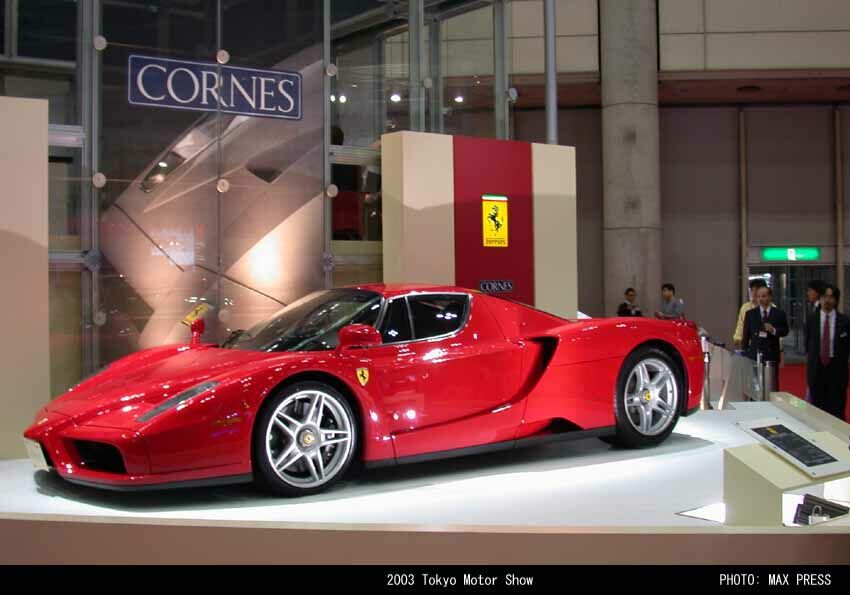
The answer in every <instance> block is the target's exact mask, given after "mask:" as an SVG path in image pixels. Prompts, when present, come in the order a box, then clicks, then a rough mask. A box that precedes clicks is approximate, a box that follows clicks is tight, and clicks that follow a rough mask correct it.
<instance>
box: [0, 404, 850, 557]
mask: <svg viewBox="0 0 850 595" xmlns="http://www.w3.org/2000/svg"><path fill="white" fill-rule="evenodd" d="M765 417H778V418H779V419H784V420H787V421H788V422H789V423H792V422H794V419H793V418H792V417H791V416H790V415H789V414H788V413H787V412H786V411H785V410H783V409H782V408H780V407H778V406H777V405H775V404H773V403H767V402H762V403H736V404H735V409H734V410H728V411H705V412H699V413H697V414H695V415H693V416H691V417H688V418H684V419H682V420H680V422H679V425H678V426H677V428H676V432H675V433H674V434H673V435H672V436H671V437H670V439H669V440H668V441H667V442H665V443H664V444H663V445H661V446H660V447H657V448H653V449H647V450H621V449H616V448H613V447H611V446H609V445H608V444H606V443H604V442H602V441H599V440H596V439H588V440H582V441H576V442H562V443H554V444H548V445H543V446H538V447H531V448H527V449H522V450H516V451H511V452H507V453H505V452H502V453H494V454H487V455H478V456H470V457H466V458H462V459H454V460H448V461H440V462H432V463H420V464H414V465H406V466H400V467H396V468H389V469H376V470H370V471H363V472H361V473H360V474H359V475H358V476H357V477H354V478H351V479H347V480H345V481H343V482H341V483H339V484H338V485H337V486H335V487H334V488H333V489H331V490H330V491H328V492H326V493H324V494H321V495H317V496H314V497H306V498H300V499H297V500H286V499H279V498H273V497H268V496H265V495H264V494H262V493H261V492H258V491H257V490H255V489H254V488H253V487H251V486H231V487H218V488H204V489H200V488H199V489H192V490H176V491H165V492H147V493H136V494H121V493H113V492H103V491H99V490H96V489H91V488H86V487H82V486H76V485H72V484H69V483H67V482H64V481H62V480H60V479H59V478H58V477H56V476H55V475H53V474H48V473H46V472H38V473H34V472H33V469H32V466H31V464H30V463H29V461H26V460H14V461H5V462H0V535H2V536H3V537H2V538H0V540H2V543H0V557H2V559H3V560H6V561H16V562H26V561H39V562H61V561H68V558H69V557H70V558H71V559H73V561H92V562H96V561H109V562H130V561H141V562H145V561H149V562H157V561H172V562H176V561H179V562H214V563H221V562H228V561H232V562H237V561H240V562H251V561H256V562H299V563H301V562H309V561H310V560H314V561H316V562H323V563H333V562H390V563H391V562H398V563H404V562H407V563H415V562H421V563H446V562H461V561H463V562H476V561H479V562H494V561H501V562H502V563H534V562H560V563H563V562H571V561H573V562H585V563H587V562H591V563H592V562H601V561H605V560H610V559H611V557H612V551H613V550H612V549H611V548H612V547H613V548H617V550H616V551H617V552H618V553H617V558H618V560H621V561H622V562H623V563H638V562H649V561H655V562H670V563H672V562H690V563H700V562H718V563H732V562H736V561H737V562H741V563H744V562H746V563H772V564H776V563H792V562H820V563H824V562H830V563H848V562H850V527H848V526H847V525H846V524H842V525H835V526H813V527H805V528H791V527H784V528H759V529H755V528H750V529H748V528H746V527H734V528H732V527H727V526H724V525H722V524H718V523H715V522H711V521H707V520H703V519H699V518H695V517H693V516H686V515H683V514H680V513H682V512H684V511H689V510H693V509H698V508H700V507H705V506H709V505H712V504H713V503H716V502H719V501H721V500H722V461H723V449H724V448H727V447H732V446H739V445H745V444H749V443H753V442H754V441H755V440H754V438H752V437H751V436H749V435H748V434H746V433H745V432H743V431H741V430H740V429H739V428H738V427H736V425H735V423H736V422H739V421H742V420H747V419H758V418H765ZM732 534H735V535H737V536H738V538H736V539H730V535H732ZM68 540H72V541H68ZM273 542H274V543H278V544H279V547H278V548H276V549H275V548H272V550H273V551H270V549H269V547H268V546H269V543H273ZM69 543H74V544H79V547H78V545H74V546H73V547H69V546H68V545H67V544H69ZM61 544H66V545H61ZM83 544H85V546H84V547H82V545H83ZM308 545H309V547H308ZM311 547H321V548H322V550H321V551H322V552H323V553H322V554H321V556H320V557H317V556H319V555H318V554H315V555H314V554H311V553H310V552H311V549H310V548H311ZM647 548H649V549H647ZM312 551H315V550H312ZM172 556H176V559H175V558H173V557H172ZM742 556H743V557H742Z"/></svg>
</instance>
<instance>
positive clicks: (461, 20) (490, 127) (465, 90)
mask: <svg viewBox="0 0 850 595" xmlns="http://www.w3.org/2000/svg"><path fill="white" fill-rule="evenodd" d="M442 38H443V46H444V47H445V51H444V52H442V65H441V66H442V68H441V71H442V74H443V97H444V99H443V130H444V131H445V133H446V134H462V135H466V136H495V134H496V130H495V124H494V120H493V118H494V113H493V76H494V72H495V68H494V64H495V50H494V45H493V7H492V6H486V7H484V8H480V9H478V10H473V11H471V12H466V13H463V14H460V15H458V16H455V17H452V18H450V19H446V20H445V21H443V28H442Z"/></svg>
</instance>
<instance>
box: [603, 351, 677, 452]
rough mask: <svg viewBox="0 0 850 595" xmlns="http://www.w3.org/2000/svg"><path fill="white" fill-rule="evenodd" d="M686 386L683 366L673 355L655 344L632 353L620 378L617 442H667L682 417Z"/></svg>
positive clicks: (641, 444)
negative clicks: (682, 402) (677, 362)
mask: <svg viewBox="0 0 850 595" xmlns="http://www.w3.org/2000/svg"><path fill="white" fill-rule="evenodd" d="M684 388H685V387H684V382H683V379H682V374H681V372H680V371H679V367H678V366H677V365H676V364H675V362H674V361H673V360H672V358H671V357H670V356H669V355H667V354H666V353H664V352H663V351H661V350H659V349H655V348H652V347H641V348H639V349H637V350H635V351H634V352H632V353H631V354H630V355H629V356H628V357H627V358H626V360H625V361H624V362H623V367H622V368H621V369H620V374H619V376H618V378H617V393H616V407H615V409H616V418H617V434H616V436H615V437H614V440H613V442H615V443H616V444H618V445H620V446H625V447H628V448H641V447H645V446H654V445H656V444H660V443H661V442H663V441H664V440H665V439H666V438H667V436H669V435H670V434H671V433H672V432H673V428H675V427H676V422H677V421H678V420H679V411H680V407H681V399H683V398H685V395H684Z"/></svg>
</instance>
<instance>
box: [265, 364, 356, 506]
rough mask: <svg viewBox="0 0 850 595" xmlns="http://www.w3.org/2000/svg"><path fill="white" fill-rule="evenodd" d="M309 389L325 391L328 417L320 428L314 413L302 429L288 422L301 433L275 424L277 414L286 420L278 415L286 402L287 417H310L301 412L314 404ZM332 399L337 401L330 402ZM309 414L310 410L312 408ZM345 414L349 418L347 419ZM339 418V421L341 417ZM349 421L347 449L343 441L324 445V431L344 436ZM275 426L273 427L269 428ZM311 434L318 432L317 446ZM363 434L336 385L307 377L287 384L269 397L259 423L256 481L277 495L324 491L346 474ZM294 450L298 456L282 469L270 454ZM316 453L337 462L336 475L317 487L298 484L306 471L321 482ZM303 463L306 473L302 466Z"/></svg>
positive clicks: (325, 411)
mask: <svg viewBox="0 0 850 595" xmlns="http://www.w3.org/2000/svg"><path fill="white" fill-rule="evenodd" d="M310 393H321V394H322V395H324V397H323V400H322V401H321V403H322V407H321V409H323V411H324V413H325V419H323V421H322V422H321V423H322V425H321V426H316V425H315V423H313V421H312V420H313V419H314V418H315V416H311V419H310V420H309V421H307V423H305V424H304V425H302V426H300V428H301V429H300V430H297V428H298V427H299V426H296V425H295V424H290V423H289V422H287V424H286V425H287V426H289V427H291V428H296V431H295V432H294V434H292V433H287V432H284V430H282V429H281V427H282V425H281V423H276V422H273V416H275V417H277V420H278V422H281V420H282V419H284V418H281V417H279V416H277V413H278V412H279V409H280V408H281V406H284V407H285V409H283V411H282V413H284V414H286V415H288V417H289V418H291V419H292V420H293V421H298V422H302V421H305V419H301V417H303V416H299V415H298V412H299V411H304V410H305V408H307V407H310V405H309V397H301V396H300V395H308V394H310ZM328 399H329V400H328ZM331 402H332V403H333V405H330V404H329V403H331ZM307 413H309V410H308V411H307ZM342 416H345V421H344V422H343V420H342ZM337 417H339V418H340V419H339V420H337V419H336V418H337ZM345 423H347V428H349V430H350V432H349V435H350V443H349V444H347V446H346V447H345V448H346V450H344V451H343V450H342V449H340V450H339V453H338V452H337V449H338V448H339V446H338V444H331V445H327V446H324V445H322V444H320V443H321V441H322V440H323V438H322V437H323V436H325V435H328V434H330V435H331V436H332V437H339V436H341V435H342V434H344V433H345V432H343V431H342V430H343V428H344V427H345V426H344V424H345ZM272 424H274V425H272ZM270 426H272V427H271V428H270ZM307 434H311V435H312V436H313V438H312V441H316V440H318V442H314V443H313V444H314V445H313V446H305V442H308V441H307V439H308V438H310V437H309V436H307ZM359 434H360V431H359V427H358V423H357V416H356V415H355V414H354V411H353V410H352V408H351V405H349V403H348V400H347V399H346V398H345V397H344V396H343V395H342V394H340V392H339V391H338V390H336V389H335V388H334V387H332V386H331V385H329V384H325V383H323V382H314V381H308V382H296V383H294V384H290V385H287V386H284V387H282V388H281V389H279V390H278V391H277V392H275V393H274V394H273V395H271V396H270V397H269V398H268V399H266V402H265V403H264V404H263V406H262V408H261V410H260V413H259V415H258V417H257V422H256V424H255V426H254V435H253V438H252V449H251V453H252V463H253V469H254V479H255V481H256V483H257V484H258V485H259V486H260V487H262V488H263V489H265V490H267V491H270V492H272V493H273V494H275V495H278V496H285V497H293V496H308V495H310V494H317V493H319V492H323V491H325V490H327V489H328V488H329V487H330V486H332V485H333V484H335V483H336V482H337V481H339V480H340V478H342V477H343V476H344V475H345V473H346V471H348V469H349V467H350V466H351V463H352V460H353V459H354V458H355V456H356V453H357V451H358V448H357V447H358V443H359ZM317 436H318V438H317ZM308 443H309V442H308ZM289 450H292V455H291V456H292V457H293V458H294V461H293V463H292V464H291V465H287V466H286V468H285V469H283V470H282V471H281V472H280V473H279V472H278V471H277V470H276V469H275V466H274V462H273V461H272V460H271V459H270V457H275V456H280V455H282V454H284V453H285V452H289ZM317 452H318V454H317ZM299 453H301V458H300V459H299V458H297V455H298V454H299ZM317 456H321V457H322V461H325V460H327V461H328V464H329V463H332V467H333V475H332V476H330V477H327V478H325V479H324V480H321V482H320V483H318V484H317V485H309V484H307V483H305V485H299V484H298V482H296V481H294V480H295V479H298V478H297V477H296V476H298V475H300V474H303V476H304V481H305V482H309V481H311V480H312V481H314V482H317V481H320V480H318V479H317V478H318V475H317V471H318V469H319V464H318V460H317V458H316V457H317ZM308 459H309V461H308ZM284 460H289V459H284ZM324 464H326V463H323V465H324ZM302 467H303V471H301V470H300V469H301V468H302ZM325 469H326V468H323V469H322V470H323V471H324V470H325Z"/></svg>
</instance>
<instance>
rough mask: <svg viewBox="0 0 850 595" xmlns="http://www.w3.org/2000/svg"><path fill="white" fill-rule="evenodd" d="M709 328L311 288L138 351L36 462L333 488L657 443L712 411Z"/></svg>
mask: <svg viewBox="0 0 850 595" xmlns="http://www.w3.org/2000/svg"><path fill="white" fill-rule="evenodd" d="M702 366H703V363H702V351H701V346H700V341H699V338H698V335H697V331H696V327H695V325H693V323H689V322H678V321H660V320H651V319H642V318H604V319H587V320H564V319H562V318H558V317H556V316H552V315H550V314H546V313H544V312H541V311H538V310H535V309H533V308H530V307H528V306H524V305H521V304H517V303H514V302H511V301H508V300H504V299H501V298H498V297H495V296H493V295H488V294H483V293H478V292H475V291H469V290H466V289H460V288H457V287H434V286H424V285H403V286H390V285H364V286H360V287H356V288H343V289H330V290H325V291H319V292H317V293H314V294H311V295H309V296H307V297H305V298H303V299H301V300H299V301H298V302H295V303H293V304H291V305H289V306H287V307H286V308H284V309H282V310H281V311H279V312H278V313H276V314H275V315H274V316H272V317H271V318H269V319H268V320H265V321H263V322H261V323H259V324H257V325H256V326H254V327H252V328H250V329H247V330H244V331H236V332H234V333H232V334H231V336H230V337H229V338H228V339H227V340H226V341H225V342H224V343H223V344H221V345H215V344H201V343H200V342H198V341H193V342H192V343H191V344H188V345H185V344H184V345H170V346H165V347H157V348H153V349H148V350H145V351H141V352H139V353H135V354H132V355H130V356H127V357H125V358H123V359H121V360H119V361H117V362H115V363H113V364H112V365H110V366H108V367H107V368H106V369H104V370H103V371H101V372H100V373H99V374H97V375H95V376H93V377H91V378H89V379H87V380H85V381H83V382H82V383H81V384H79V385H78V386H76V387H74V388H73V389H71V390H70V391H68V393H66V394H65V395H63V396H61V397H59V398H57V399H55V400H54V401H52V402H51V403H50V404H48V405H47V406H46V407H44V408H43V409H42V410H41V411H40V412H39V413H38V416H37V418H36V421H35V423H34V424H33V425H32V427H30V428H29V429H28V430H27V431H26V433H25V437H26V441H27V446H28V450H29V452H30V456H31V457H32V458H33V460H34V462H35V463H36V465H37V466H40V467H44V468H52V469H55V470H56V472H58V473H59V474H60V475H61V476H62V477H64V478H65V479H67V480H68V481H72V482H77V483H81V484H86V485H92V486H98V487H103V488H112V489H122V490H123V489H138V488H161V487H167V486H168V487H170V486H177V485H198V484H201V485H204V484H221V483H236V482H243V481H251V480H256V481H258V482H260V483H261V484H263V485H264V486H265V487H267V488H268V489H270V490H271V491H273V492H275V493H277V494H282V495H287V496H291V495H301V494H311V493H315V492H318V491H320V490H324V489H326V488H327V487H328V486H330V485H331V484H332V483H334V482H335V481H336V480H338V479H339V478H340V477H342V476H343V474H344V473H345V472H346V471H347V470H348V469H349V467H350V466H351V465H352V463H354V462H360V463H364V464H365V465H366V466H375V465H387V464H389V465H393V464H398V463H407V462H414V461H423V460H427V459H433V458H440V457H450V456H457V455H462V454H467V453H478V452H484V451H488V450H495V449H509V448H516V447H519V446H522V445H526V444H535V443H538V442H541V441H548V440H558V439H573V438H581V437H588V436H596V437H601V438H605V439H609V440H612V441H615V442H616V443H618V444H621V445H623V446H628V447H641V446H649V445H654V444H658V443H659V442H661V441H662V440H664V439H665V438H666V437H667V436H669V435H670V433H671V432H672V431H673V428H674V426H675V425H676V421H677V420H678V418H679V416H680V415H686V414H687V413H689V412H691V411H693V410H695V409H697V408H698V404H699V398H700V391H701V387H702V376H703V370H702Z"/></svg>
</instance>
